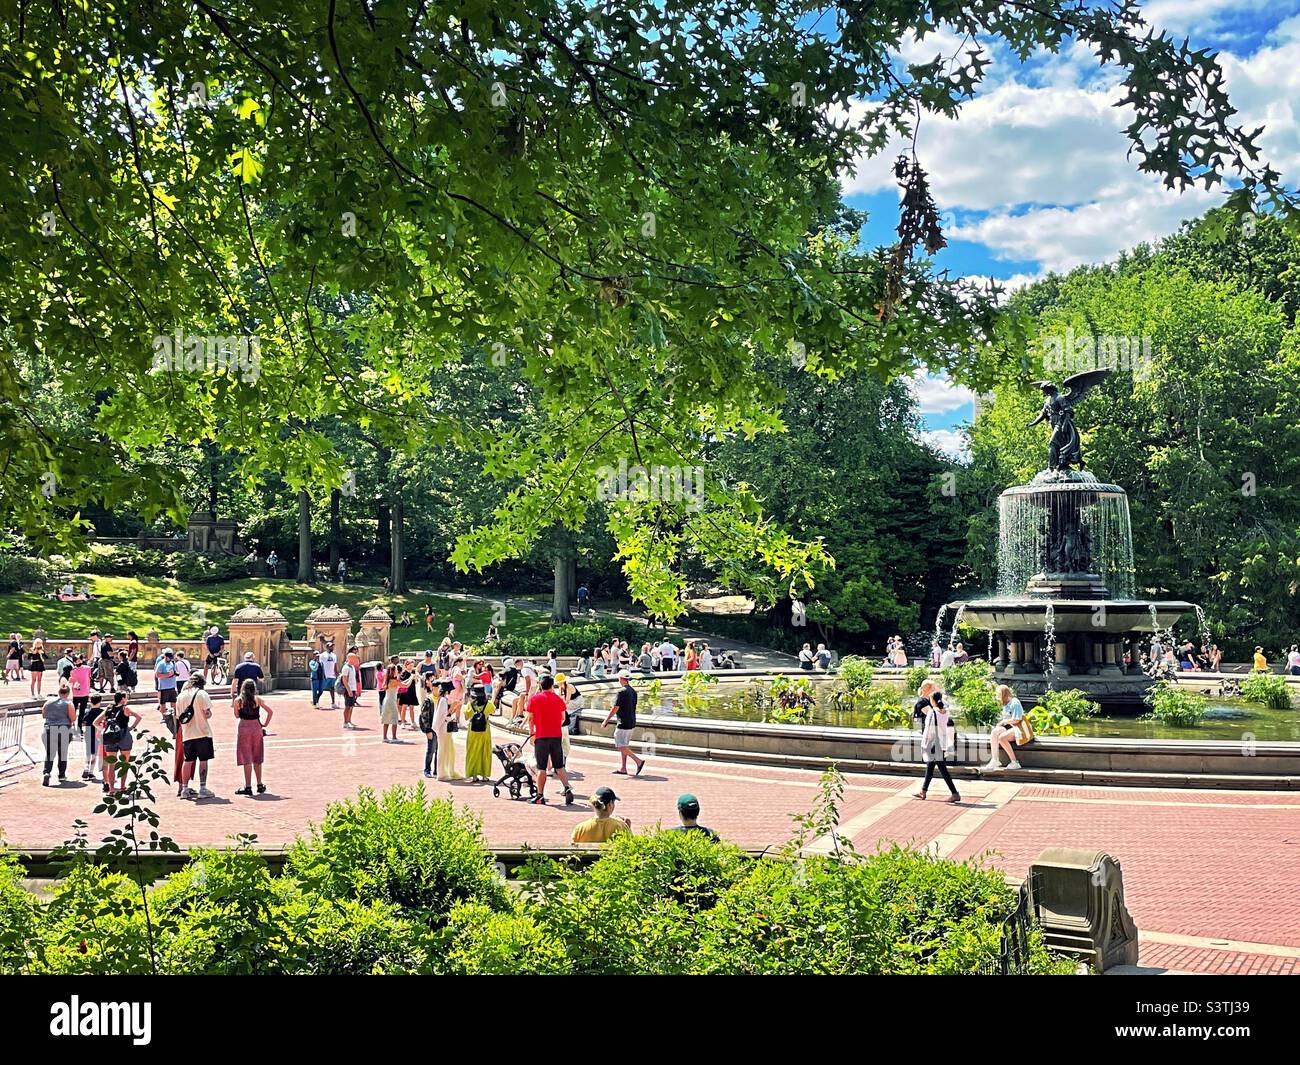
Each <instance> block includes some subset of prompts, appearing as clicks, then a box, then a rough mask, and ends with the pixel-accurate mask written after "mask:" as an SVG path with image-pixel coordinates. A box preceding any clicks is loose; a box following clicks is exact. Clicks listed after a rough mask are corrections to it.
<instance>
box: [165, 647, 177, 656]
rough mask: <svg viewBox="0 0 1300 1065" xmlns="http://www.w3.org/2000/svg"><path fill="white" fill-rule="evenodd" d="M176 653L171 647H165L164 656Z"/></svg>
mask: <svg viewBox="0 0 1300 1065" xmlns="http://www.w3.org/2000/svg"><path fill="white" fill-rule="evenodd" d="M175 653H176V652H175V651H173V650H172V649H171V648H170V647H164V648H163V656H164V657H165V656H167V655H174V654H175Z"/></svg>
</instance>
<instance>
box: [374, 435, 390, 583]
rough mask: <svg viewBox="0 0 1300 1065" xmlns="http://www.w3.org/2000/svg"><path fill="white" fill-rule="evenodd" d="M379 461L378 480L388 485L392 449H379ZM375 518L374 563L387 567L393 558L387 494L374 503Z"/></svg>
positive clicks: (382, 494) (385, 492)
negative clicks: (376, 526) (376, 527)
mask: <svg viewBox="0 0 1300 1065" xmlns="http://www.w3.org/2000/svg"><path fill="white" fill-rule="evenodd" d="M377 454H378V456H379V461H378V463H377V470H378V479H379V483H380V484H381V485H387V483H388V470H389V467H390V466H391V465H392V463H393V451H392V448H387V447H381V448H378V449H377ZM375 517H376V518H377V519H378V522H379V538H378V540H376V542H375V543H376V547H375V561H376V562H382V563H384V565H388V564H389V563H390V562H391V561H392V557H393V529H392V511H391V510H390V509H389V505H388V493H387V491H384V492H383V493H381V495H380V497H379V499H378V500H377V501H376V503H375Z"/></svg>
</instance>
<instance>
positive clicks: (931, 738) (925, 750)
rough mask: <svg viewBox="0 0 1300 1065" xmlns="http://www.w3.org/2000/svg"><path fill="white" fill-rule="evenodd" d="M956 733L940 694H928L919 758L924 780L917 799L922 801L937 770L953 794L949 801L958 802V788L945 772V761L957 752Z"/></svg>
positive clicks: (946, 767)
mask: <svg viewBox="0 0 1300 1065" xmlns="http://www.w3.org/2000/svg"><path fill="white" fill-rule="evenodd" d="M956 731H957V726H956V725H955V724H953V721H952V718H950V717H949V716H948V711H947V709H946V708H945V707H944V705H943V693H942V692H938V691H933V692H931V693H930V706H929V708H928V709H927V710H926V714H925V724H924V725H923V726H922V728H921V757H922V758H923V759H924V760H925V780H923V781H922V782H921V790H920V791H918V792H917V793H916V797H917V798H918V799H924V798H925V793H926V792H927V791H928V790H929V788H930V781H931V780H933V779H934V771H935V770H936V769H938V770H939V773H940V775H941V776H942V777H943V780H944V783H945V784H947V785H948V790H949V791H950V792H951V793H952V794H951V795H950V796H949V798H948V801H949V802H961V796H960V795H958V794H957V786H956V785H955V784H953V782H952V775H951V774H950V773H949V772H948V758H949V757H951V756H952V755H953V754H954V753H955V749H956Z"/></svg>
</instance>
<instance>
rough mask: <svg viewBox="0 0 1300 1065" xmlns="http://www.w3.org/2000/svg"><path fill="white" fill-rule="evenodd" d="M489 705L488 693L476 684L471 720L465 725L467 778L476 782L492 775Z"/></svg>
mask: <svg viewBox="0 0 1300 1065" xmlns="http://www.w3.org/2000/svg"><path fill="white" fill-rule="evenodd" d="M487 705H488V701H487V692H486V691H484V689H483V685H482V684H479V683H477V682H476V683H475V684H474V685H473V686H472V687H471V688H470V690H469V718H468V720H467V721H466V724H465V776H467V777H468V778H469V779H470V780H471V781H474V782H477V781H480V780H487V779H488V778H489V777H490V776H491V775H492V726H491V724H490V723H489V722H488V716H487Z"/></svg>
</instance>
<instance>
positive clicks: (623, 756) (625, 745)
mask: <svg viewBox="0 0 1300 1065" xmlns="http://www.w3.org/2000/svg"><path fill="white" fill-rule="evenodd" d="M631 677H632V674H631V673H629V672H628V671H627V670H626V669H622V670H619V674H618V694H617V695H615V696H614V702H613V703H612V704H611V706H610V708H609V713H608V714H606V715H605V720H604V721H602V722H601V728H608V727H609V723H610V721H611V720H613V719H614V718H615V717H617V718H618V726H617V727H616V728H615V729H614V749H615V750H616V751H618V755H619V768H618V769H615V770H614V772H615V773H621V774H622V775H623V776H627V760H628V759H629V758H631V759H632V761H634V762H635V763H636V775H637V776H640V775H641V770H643V769H644V768H645V759H644V758H638V757H637V756H636V755H635V754H634V753H633V752H632V730H633V729H635V728H636V704H637V693H636V689H635V688H633V687H632V682H631Z"/></svg>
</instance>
